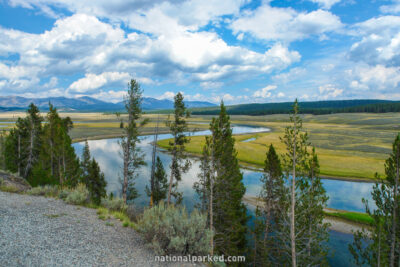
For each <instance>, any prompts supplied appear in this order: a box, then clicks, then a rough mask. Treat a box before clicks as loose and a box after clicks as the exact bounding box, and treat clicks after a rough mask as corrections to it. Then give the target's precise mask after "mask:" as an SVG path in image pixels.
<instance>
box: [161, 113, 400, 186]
mask: <svg viewBox="0 0 400 267" xmlns="http://www.w3.org/2000/svg"><path fill="white" fill-rule="evenodd" d="M301 118H302V120H303V127H304V129H305V130H307V132H308V133H309V137H310V142H311V143H312V144H313V145H314V146H315V148H316V152H317V154H318V158H319V163H320V170H321V175H322V176H326V177H335V178H338V179H352V178H357V179H365V180H374V179H375V172H378V174H381V175H382V174H383V173H384V162H385V159H386V158H387V155H388V154H389V153H390V150H391V143H392V140H393V139H394V137H395V136H396V132H397V131H398V129H399V128H398V125H399V123H400V114H398V113H388V114H333V115H320V116H313V115H301ZM197 119H200V118H199V117H197ZM201 119H202V121H206V120H207V119H208V120H209V119H210V117H201ZM288 119H289V116H288V115H269V116H257V117H250V116H233V117H232V118H231V121H232V123H233V124H236V125H238V124H239V125H240V124H245V125H254V126H259V127H268V128H270V129H271V132H265V133H255V134H245V135H235V139H236V141H237V142H236V143H235V148H236V150H237V151H238V159H239V161H240V163H241V164H242V165H244V166H250V167H257V168H263V158H264V155H265V153H266V151H267V147H268V146H269V145H270V144H273V145H274V147H275V149H276V150H277V152H278V154H282V153H283V152H284V150H285V148H284V146H283V144H282V143H281V142H280V139H279V137H280V136H282V135H283V133H284V129H285V127H286V126H287V125H288ZM250 138H255V140H250V141H247V142H243V141H245V140H248V139H250ZM204 143H205V141H204V138H203V137H201V136H194V137H191V140H190V143H188V144H187V145H186V151H187V152H189V153H192V154H195V155H198V156H200V155H201V153H202V147H203V145H204ZM158 144H159V145H160V146H161V147H163V148H166V147H167V146H168V140H160V141H158Z"/></svg>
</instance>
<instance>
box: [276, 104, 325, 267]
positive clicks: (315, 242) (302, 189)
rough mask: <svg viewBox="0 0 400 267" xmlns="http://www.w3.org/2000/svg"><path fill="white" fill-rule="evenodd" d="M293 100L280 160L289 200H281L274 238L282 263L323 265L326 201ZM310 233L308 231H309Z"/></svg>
mask: <svg viewBox="0 0 400 267" xmlns="http://www.w3.org/2000/svg"><path fill="white" fill-rule="evenodd" d="M298 114H299V106H298V102H297V99H296V101H295V103H294V105H293V113H292V114H291V116H290V121H291V125H290V126H288V127H286V129H285V135H284V137H283V138H281V141H282V142H283V143H284V144H285V146H286V153H285V154H284V155H283V156H282V158H283V173H284V178H285V179H286V181H287V184H288V185H289V188H288V191H289V192H290V195H289V198H287V199H286V200H285V199H283V201H284V202H286V204H284V205H283V206H284V207H286V208H287V211H284V212H282V213H281V216H280V217H281V218H279V227H278V231H277V236H278V237H279V238H280V239H281V244H282V249H283V251H284V252H285V253H284V254H282V255H285V254H286V255H290V257H289V258H287V257H283V258H282V262H283V263H284V264H286V265H292V266H293V267H295V266H297V265H300V266H303V265H315V264H317V265H325V264H326V254H327V253H326V247H324V242H326V241H327V239H328V233H327V225H326V224H323V223H322V219H323V208H324V207H325V206H326V202H327V197H326V193H325V190H324V189H323V187H322V184H321V181H320V179H319V177H318V173H319V165H318V159H317V156H316V154H315V150H313V153H312V155H311V156H310V154H309V152H308V149H309V145H310V144H309V141H308V135H307V132H304V131H303V127H302V120H301V118H300V117H299V115H298ZM310 229H311V230H310Z"/></svg>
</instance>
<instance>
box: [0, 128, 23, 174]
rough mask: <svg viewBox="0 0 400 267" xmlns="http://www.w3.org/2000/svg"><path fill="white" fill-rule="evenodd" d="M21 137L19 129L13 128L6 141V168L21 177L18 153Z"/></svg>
mask: <svg viewBox="0 0 400 267" xmlns="http://www.w3.org/2000/svg"><path fill="white" fill-rule="evenodd" d="M20 139H21V138H20V135H19V133H18V130H17V128H13V129H11V130H10V132H9V133H8V135H7V137H6V138H5V140H4V151H3V153H4V161H5V168H6V170H9V171H11V172H13V173H18V175H20V169H21V161H20V157H19V153H18V148H19V140H20Z"/></svg>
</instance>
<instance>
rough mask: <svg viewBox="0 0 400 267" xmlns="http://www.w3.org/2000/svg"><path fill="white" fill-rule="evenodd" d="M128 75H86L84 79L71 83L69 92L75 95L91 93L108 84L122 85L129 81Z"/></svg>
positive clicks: (112, 73) (108, 73) (114, 73)
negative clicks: (75, 93)
mask: <svg viewBox="0 0 400 267" xmlns="http://www.w3.org/2000/svg"><path fill="white" fill-rule="evenodd" d="M129 77H130V76H129V74H128V73H119V72H104V73H102V74H100V75H96V74H92V73H88V74H86V75H85V78H82V79H79V80H77V81H75V82H73V83H72V84H71V85H70V86H69V90H70V91H72V92H77V93H84V92H89V91H93V90H94V89H97V88H100V87H103V86H105V85H107V84H110V83H115V82H117V83H118V84H122V83H125V82H128V81H129Z"/></svg>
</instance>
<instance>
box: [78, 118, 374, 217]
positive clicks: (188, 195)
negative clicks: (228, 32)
mask: <svg viewBox="0 0 400 267" xmlns="http://www.w3.org/2000/svg"><path fill="white" fill-rule="evenodd" d="M263 131H269V129H268V128H265V127H248V126H236V125H235V126H234V127H233V132H234V133H235V134H240V133H252V132H263ZM205 134H209V131H200V132H195V133H193V135H205ZM170 137H171V135H170V134H162V135H160V136H159V140H161V139H166V138H170ZM141 139H142V142H141V144H140V148H141V149H142V151H143V152H144V153H145V161H146V163H147V164H148V165H147V166H145V167H142V168H140V170H139V171H138V172H139V176H138V178H137V181H136V187H137V190H138V192H139V193H140V197H139V198H138V199H137V200H136V204H139V205H143V204H147V203H148V201H149V199H148V197H147V196H146V194H145V187H146V185H149V177H150V165H151V150H152V146H151V142H152V141H153V136H144V137H141ZM88 143H89V147H90V151H91V153H92V156H94V157H95V159H96V160H97V161H98V162H99V164H100V166H101V169H102V171H103V172H104V174H105V177H106V180H107V183H108V184H107V192H109V193H110V192H113V194H114V195H120V194H121V184H120V177H121V166H122V157H121V155H120V146H119V144H118V139H104V140H92V141H88ZM83 146H84V142H80V143H76V144H74V147H75V149H76V152H77V153H78V155H81V154H82V149H83ZM157 155H158V156H159V157H160V158H161V160H162V162H163V164H164V167H165V169H166V172H167V173H168V174H169V165H170V163H171V158H170V156H169V154H168V153H166V152H165V151H158V154H157ZM191 161H192V167H191V168H190V170H189V172H188V173H186V174H184V175H183V177H182V182H180V183H179V190H181V191H182V192H183V196H184V204H185V205H187V207H188V208H189V209H190V208H191V207H193V204H194V202H195V200H196V198H197V196H196V195H195V193H194V191H193V189H192V186H193V183H194V182H195V181H196V180H197V175H198V173H199V169H200V167H199V165H200V164H199V161H198V160H196V159H192V160H191ZM242 172H243V183H244V184H245V186H246V194H247V195H251V196H257V195H258V194H259V191H260V189H261V186H260V177H261V175H262V174H261V173H260V172H257V171H250V170H246V169H243V170H242ZM323 184H324V187H325V189H326V191H327V194H328V196H329V201H328V207H330V208H334V209H343V210H350V211H360V212H363V211H364V206H363V204H362V202H361V199H362V198H366V199H369V201H370V202H371V194H370V193H371V190H372V186H373V184H372V183H365V182H351V181H340V180H329V179H323Z"/></svg>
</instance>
